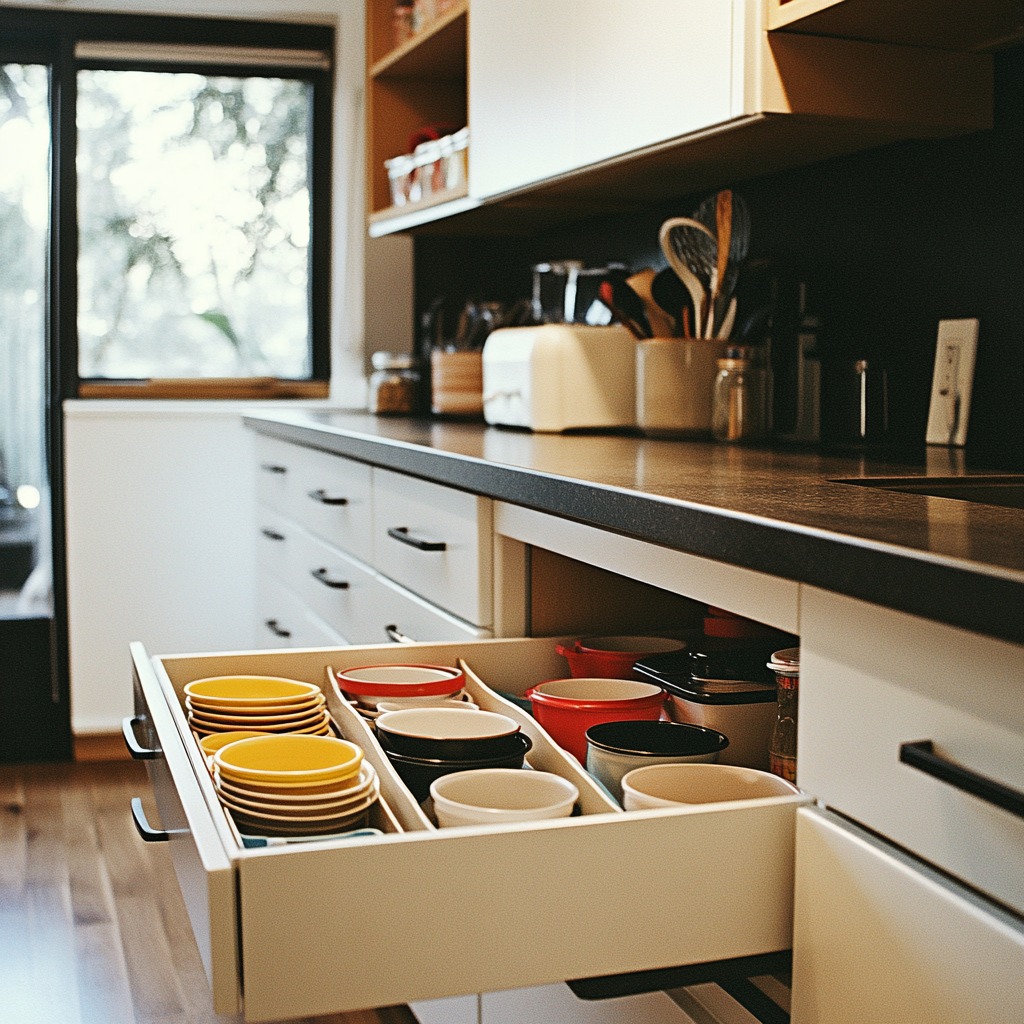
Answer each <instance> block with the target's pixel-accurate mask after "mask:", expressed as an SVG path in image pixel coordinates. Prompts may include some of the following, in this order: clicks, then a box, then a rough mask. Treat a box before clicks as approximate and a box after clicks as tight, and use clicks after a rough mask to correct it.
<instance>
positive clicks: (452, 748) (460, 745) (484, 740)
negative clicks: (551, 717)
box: [377, 710, 529, 761]
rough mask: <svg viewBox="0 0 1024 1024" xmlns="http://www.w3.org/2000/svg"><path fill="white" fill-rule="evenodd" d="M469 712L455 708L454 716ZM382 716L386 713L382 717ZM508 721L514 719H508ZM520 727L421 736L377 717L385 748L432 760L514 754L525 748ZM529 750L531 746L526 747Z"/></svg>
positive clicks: (474, 758) (470, 759) (456, 759)
mask: <svg viewBox="0 0 1024 1024" xmlns="http://www.w3.org/2000/svg"><path fill="white" fill-rule="evenodd" d="M469 714H470V712H467V711H457V710H453V711H452V715H453V716H459V718H460V719H462V718H465V719H466V720H467V721H468V716H469ZM382 717H383V716H382ZM509 724H510V725H512V726H515V724H516V723H515V722H514V721H512V719H509ZM521 735H522V734H521V733H520V732H519V730H518V728H516V729H515V731H514V732H507V733H503V734H502V735H500V736H422V735H419V736H417V735H411V734H409V733H406V732H391V731H389V730H388V728H387V723H386V722H385V723H383V724H382V723H381V720H380V719H378V720H377V740H378V742H379V743H380V745H381V746H382V747H383V748H384V749H385V750H386V751H389V752H390V751H394V752H395V753H396V754H403V755H404V756H406V757H416V758H423V759H426V760H429V761H489V760H492V759H493V758H496V757H511V756H513V755H514V754H515V753H516V752H517V751H519V750H521V749H522V740H521V739H520V736H521ZM527 749H529V748H527Z"/></svg>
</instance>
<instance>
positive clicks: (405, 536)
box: [388, 526, 448, 551]
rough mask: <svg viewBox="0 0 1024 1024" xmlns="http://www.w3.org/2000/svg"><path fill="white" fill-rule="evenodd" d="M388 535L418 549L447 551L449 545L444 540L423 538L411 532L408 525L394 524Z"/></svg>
mask: <svg viewBox="0 0 1024 1024" xmlns="http://www.w3.org/2000/svg"><path fill="white" fill-rule="evenodd" d="M388 536H389V537H391V538H392V540H400V541H401V542H402V543H403V544H408V545H409V547H411V548H416V550H417V551H447V549H448V545H447V544H445V542H444V541H443V540H423V538H422V537H417V536H416V535H415V534H412V533H410V532H409V527H408V526H393V527H391V529H390V530H388Z"/></svg>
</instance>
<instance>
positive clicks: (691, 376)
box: [636, 338, 728, 438]
mask: <svg viewBox="0 0 1024 1024" xmlns="http://www.w3.org/2000/svg"><path fill="white" fill-rule="evenodd" d="M727 344H728V343H727V342H725V341H713V340H710V339H705V338H648V339H647V340H646V341H641V342H640V343H639V344H638V345H637V348H636V415H637V425H638V426H639V427H640V429H641V430H642V431H643V432H644V433H645V434H646V435H648V437H679V438H686V437H706V436H708V435H710V433H711V396H712V392H713V390H714V384H715V375H716V374H717V372H718V360H719V359H720V358H721V357H722V356H724V355H725V350H726V345H727Z"/></svg>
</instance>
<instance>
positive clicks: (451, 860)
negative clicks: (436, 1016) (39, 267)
mask: <svg viewBox="0 0 1024 1024" xmlns="http://www.w3.org/2000/svg"><path fill="white" fill-rule="evenodd" d="M406 650H407V651H408V652H410V653H412V652H414V654H415V659H416V660H417V661H422V662H433V663H441V664H454V663H455V661H456V660H457V659H459V658H464V659H465V660H466V663H467V664H468V665H469V666H470V667H471V668H472V669H473V670H474V672H475V673H476V674H477V675H478V676H479V677H480V678H482V679H483V680H484V681H485V682H488V683H490V684H491V685H492V686H494V687H495V688H497V689H501V690H506V691H512V692H517V693H522V692H524V690H525V689H526V688H528V687H529V686H530V685H533V684H534V683H536V682H538V681H540V680H543V679H545V678H550V677H551V676H553V675H555V674H557V673H558V672H560V671H561V663H560V658H559V656H558V655H557V653H556V652H555V649H554V642H553V641H552V640H550V639H539V640H537V639H534V640H530V639H526V640H488V641H478V642H476V643H472V642H460V643H455V644H419V645H416V646H415V647H410V648H408V649H403V655H404V656H405V657H406V658H408V657H409V653H406ZM395 652H396V649H395V647H393V646H390V645H383V646H366V647H351V648H338V649H327V650H325V649H319V650H305V651H263V652H248V653H232V654H210V655H199V656H195V655H189V656H182V657H157V658H150V657H149V656H148V655H147V654H146V652H145V650H144V649H143V648H142V646H141V645H140V644H133V645H132V656H133V659H134V664H135V671H136V674H137V676H138V679H139V681H140V686H141V691H142V693H143V695H144V699H145V703H146V705H147V706H148V707H149V709H150V717H151V720H152V722H153V724H154V725H155V726H156V729H157V732H158V734H159V742H160V745H161V746H162V747H163V748H164V749H165V751H166V752H167V754H168V756H167V765H168V768H169V769H170V771H171V775H172V779H173V784H174V787H175V790H176V792H177V793H178V798H179V800H180V802H181V804H182V805H183V807H184V808H185V813H186V818H187V821H188V827H189V828H190V829H192V830H193V832H194V835H193V837H192V839H191V840H190V839H189V837H187V836H186V837H182V841H183V844H184V843H188V842H189V841H192V842H196V843H199V842H203V843H205V842H206V840H207V837H208V836H210V835H214V836H216V837H217V840H218V843H217V847H218V848H217V853H218V857H219V861H218V863H224V862H227V863H228V864H229V865H230V870H229V871H228V872H226V874H225V878H226V880H227V881H228V882H229V883H230V884H229V885H228V886H227V888H226V889H225V890H218V894H217V898H216V899H213V898H211V899H210V900H209V901H208V920H204V919H203V917H202V914H199V922H198V924H197V925H196V927H197V932H198V933H202V934H205V935H210V936H214V935H216V936H218V937H219V941H214V940H213V939H209V940H207V941H208V945H209V947H210V955H209V961H210V963H209V965H208V969H209V970H210V971H211V974H212V976H213V977H214V978H216V979H218V980H220V979H223V978H224V977H225V976H226V975H230V974H231V972H232V971H235V972H236V977H235V989H234V991H233V993H232V992H229V991H227V990H226V989H224V988H215V998H216V1009H217V1011H218V1012H222V1013H232V1012H238V1011H239V1010H240V1009H243V1008H244V1014H245V1017H246V1019H248V1020H252V1021H269V1020H276V1019H278V1018H287V1017H292V1016H306V1015H310V1016H312V1015H316V1014H325V1013H332V1012H338V1011H344V1010H351V1009H357V1008H366V1007H371V1006H382V1005H388V1004H394V1003H408V1002H412V1001H421V1000H430V999H437V998H442V997H447V996H457V995H464V994H470V993H474V992H491V991H497V990H501V989H508V988H521V987H531V986H537V985H547V984H553V983H555V982H558V981H563V980H566V979H572V978H579V977H589V976H594V975H604V974H614V973H620V972H626V971H639V970H648V969H655V968H662V967H669V966H674V965H678V964H686V963H702V962H707V961H717V960H721V959H728V958H733V957H739V956H748V955H755V954H761V953H768V952H774V951H778V950H783V949H788V948H789V946H790V941H791V937H790V932H791V912H792V876H793V829H794V818H795V809H796V807H797V806H798V805H800V804H801V803H805V802H807V801H806V800H805V798H804V797H802V796H799V795H797V796H787V797H776V798H772V799H768V800H756V801H743V802H740V803H736V804H734V805H729V806H725V805H721V804H718V805H704V806H702V807H690V808H685V807H680V808H678V809H676V808H667V809H659V810H651V811H640V812H631V813H624V812H621V811H617V810H615V811H613V810H607V811H598V812H596V813H586V814H583V815H581V816H575V817H572V818H564V819H559V820H557V821H538V822H528V823H523V824H520V825H517V826H515V827H501V826H472V827H470V826H467V827H461V828H450V829H440V830H438V829H433V828H423V827H421V828H418V829H416V830H413V831H406V832H399V833H392V834H385V835H381V836H373V837H364V838H359V839H348V840H344V839H342V840H324V841H320V842H307V843H297V844H292V845H289V846H277V847H270V848H265V849H243V848H241V847H240V846H239V844H238V840H237V838H236V836H235V833H234V832H233V830H232V829H231V827H230V824H229V822H228V819H227V817H226V815H225V814H224V812H223V810H222V808H221V806H220V804H219V803H218V801H217V797H216V792H215V790H214V788H213V783H212V780H211V779H210V776H209V773H208V772H207V770H206V767H205V764H204V763H203V760H202V757H201V756H200V753H199V750H198V746H197V745H196V743H195V741H194V739H193V737H192V734H191V732H190V731H189V729H188V724H187V722H186V719H185V713H184V710H183V704H182V695H183V688H184V686H185V684H186V683H187V682H188V681H189V680H191V679H195V678H199V677H202V676H210V675H218V674H224V673H240V672H246V673H254V674H260V675H281V676H288V677H291V678H294V679H302V680H307V681H310V682H315V683H317V684H318V685H320V686H325V685H326V669H327V667H328V666H333V667H335V668H339V667H346V666H353V665H357V664H386V663H389V662H393V661H395V660H396V658H395ZM534 728H535V727H534ZM172 750H173V751H174V756H173V757H172V756H171V754H170V752H171V751H172ZM567 763H568V762H567ZM602 806H603V805H602ZM638 851H642V858H640V860H641V861H642V864H641V869H640V870H638V871H637V872H636V873H635V877H631V878H630V879H628V880H627V881H626V884H623V865H624V864H627V863H630V862H636V861H637V853H638ZM409 879H415V885H409V884H405V883H406V881H407V880H409ZM225 921H226V922H237V925H236V927H237V929H238V934H237V936H235V935H231V934H226V935H223V936H221V935H220V933H218V932H216V931H215V929H214V927H213V925H214V923H216V924H218V925H219V924H221V923H222V922H225ZM235 939H237V942H236V941H235ZM236 950H237V953H236ZM439 950H440V951H444V952H445V953H450V954H451V955H440V956H439V955H438V951H439ZM236 956H237V958H238V959H237V961H236V960H235V959H234V958H235V957H236ZM382 966H386V967H387V969H381V968H382Z"/></svg>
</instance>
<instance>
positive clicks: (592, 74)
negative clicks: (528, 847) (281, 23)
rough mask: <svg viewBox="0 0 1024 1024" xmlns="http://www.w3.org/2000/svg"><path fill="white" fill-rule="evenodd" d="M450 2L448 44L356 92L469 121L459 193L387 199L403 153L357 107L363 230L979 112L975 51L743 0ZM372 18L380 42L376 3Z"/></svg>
mask: <svg viewBox="0 0 1024 1024" xmlns="http://www.w3.org/2000/svg"><path fill="white" fill-rule="evenodd" d="M465 13H466V21H465V23H462V24H463V28H464V29H466V31H467V32H468V43H467V42H466V41H465V40H464V39H463V36H462V30H460V35H459V44H458V46H459V49H458V53H457V56H455V57H454V58H450V56H446V57H445V58H443V59H441V60H440V61H438V62H435V61H430V62H429V63H428V62H427V61H426V60H425V59H424V60H421V59H419V58H420V57H422V56H423V55H424V54H426V53H433V52H434V47H435V44H434V43H433V41H432V37H431V36H429V35H428V36H425V37H424V38H423V39H422V40H420V41H419V42H417V41H415V40H414V41H413V42H412V43H411V44H407V45H408V46H410V47H411V52H414V53H416V54H417V55H419V56H418V57H417V59H416V61H415V64H414V65H410V64H409V63H408V62H409V61H410V60H411V59H412V58H411V57H410V55H409V52H407V50H406V47H400V48H398V49H397V50H395V51H394V52H393V53H391V54H389V55H387V56H386V57H384V58H381V60H382V61H383V63H382V64H381V65H379V66H378V65H374V66H373V67H374V68H376V70H373V69H371V73H370V84H369V86H368V88H369V89H370V90H371V93H372V94H373V95H374V96H377V97H378V99H377V100H376V101H374V100H373V97H372V96H371V102H377V103H378V107H379V109H380V110H381V111H385V110H386V111H387V114H386V118H385V120H386V121H387V123H388V124H396V123H402V124H403V125H404V127H403V128H402V130H403V131H407V129H408V128H409V126H410V124H411V122H410V119H409V118H410V112H411V113H412V121H415V120H416V119H420V120H421V122H422V119H423V118H424V117H426V116H427V111H426V110H425V109H424V107H423V105H422V98H423V97H431V96H432V95H433V90H434V89H435V88H436V89H437V90H439V93H438V96H437V98H436V99H434V100H432V101H431V103H430V109H431V111H432V112H436V116H442V115H444V116H446V117H455V118H456V119H457V118H458V117H459V116H462V117H464V118H467V119H468V123H469V127H470V131H471V144H470V153H469V185H468V193H467V194H466V195H465V196H461V195H460V196H458V197H455V198H454V199H453V198H452V197H443V198H444V199H445V201H443V202H440V203H436V202H435V203H433V204H432V205H431V206H430V207H429V208H427V209H408V208H401V207H399V208H392V207H390V206H389V205H388V204H389V202H390V200H389V198H388V196H387V193H386V191H385V189H386V187H387V182H386V176H385V175H384V170H383V162H382V161H383V159H384V158H385V157H386V156H388V155H394V154H395V153H396V152H402V151H404V149H403V148H402V147H399V148H397V149H396V148H395V147H396V146H398V143H399V140H397V139H394V138H392V141H390V142H388V143H386V144H384V146H383V150H384V151H383V152H382V150H381V145H379V140H378V138H377V135H378V134H381V133H383V135H384V136H386V133H387V130H388V129H385V128H383V127H382V126H380V125H379V124H378V121H379V118H376V117H375V116H372V117H371V121H370V125H369V131H370V138H371V142H370V145H369V147H368V149H369V151H370V152H371V157H370V160H371V166H370V168H369V174H370V182H371V192H372V194H373V195H374V197H375V198H374V201H373V204H372V211H371V217H370V233H371V234H373V235H379V234H386V233H390V232H393V231H406V230H412V229H415V228H418V227H421V226H425V225H428V224H431V223H434V222H436V221H440V220H447V221H449V223H446V224H445V225H443V227H444V229H445V230H452V231H456V232H457V231H459V230H461V228H460V224H461V225H462V227H463V228H465V229H466V230H473V231H479V230H484V231H487V230H490V231H495V232H500V231H507V230H513V231H522V230H524V229H526V230H528V229H529V226H530V225H534V226H537V225H546V224H549V223H550V222H551V221H552V220H557V219H558V218H565V217H573V216H579V215H581V214H584V213H597V212H602V211H609V210H622V209H627V208H632V207H636V208H640V207H641V206H642V205H643V204H649V203H650V202H652V201H657V200H664V199H666V198H669V197H671V196H677V195H680V194H682V193H686V192H692V191H696V190H698V189H700V188H708V187H717V186H718V185H719V184H720V182H721V181H722V180H723V179H731V180H737V179H738V178H742V177H743V176H748V175H754V174H762V173H765V172H767V171H770V170H778V169H781V168H784V167H789V166H796V165H800V164H804V163H811V162H814V161H816V160H821V159H824V158H826V157H830V156H835V155H838V154H841V153H848V152H853V151H856V150H858V149H864V148H869V147H871V146H876V145H882V144H885V143H888V142H892V141H895V140H897V139H903V138H917V137H929V136H943V135H948V134H957V133H963V132H969V131H976V130H980V129H983V128H985V127H988V126H989V125H990V124H991V103H992V89H991V58H990V57H989V56H988V55H984V54H977V53H963V52H953V51H952V50H942V49H935V48H932V47H929V46H923V45H922V46H914V45H901V44H899V43H896V42H892V41H888V40H884V37H883V39H882V40H880V41H870V40H868V39H865V38H863V37H858V38H852V37H851V38H840V37H839V36H837V35H836V34H833V33H827V32H823V33H821V34H813V33H809V32H797V31H776V32H770V31H768V27H769V22H768V20H767V16H766V11H765V6H764V4H763V3H760V2H757V0H732V2H731V3H722V4H707V3H702V2H700V0H683V2H679V0H675V2H673V0H645V2H644V3H642V4H639V5H638V4H635V3H625V2H623V0H598V3H596V4H595V3H590V4H584V3H582V2H580V0H577V2H574V3H562V4H547V3H543V2H542V0H528V2H526V3H520V4H515V5H511V4H506V3H501V2H499V0H473V5H472V12H471V17H470V16H469V12H465ZM369 20H370V23H371V28H370V35H371V39H372V40H373V42H372V45H373V46H374V47H377V46H379V42H377V40H378V39H379V38H380V37H381V33H382V31H383V29H382V28H381V21H382V19H381V14H380V12H377V11H374V12H371V15H370V19H369ZM467 26H468V28H467ZM371 52H376V51H374V50H372V51H371ZM392 62H394V63H392ZM403 67H410V68H412V67H414V68H415V70H409V71H400V70H397V69H401V68H403ZM453 69H457V70H453ZM384 75H386V76H387V79H386V80H387V83H388V84H386V85H385V84H384V81H383V80H382V76H384ZM392 77H393V78H394V79H395V82H394V83H392V81H391V79H392ZM951 83H955V87H954V86H953V85H952V84H951ZM452 89H454V91H455V93H457V94H458V95H457V96H456V95H453V93H452ZM399 93H401V95H402V100H403V101H402V102H401V103H398V102H397V101H394V97H395V96H396V95H398V94H399ZM467 96H468V100H467ZM413 97H415V98H413ZM460 100H461V101H462V102H464V103H465V106H460V105H459V101H460ZM389 103H391V104H392V106H393V107H394V110H392V109H391V107H389V106H388V104H389ZM382 116H383V115H382ZM401 118H405V120H404V121H402V120H401ZM382 204H383V205H382ZM458 215H464V216H461V217H459V219H458V220H457V221H455V222H451V221H450V218H452V217H457V216H458Z"/></svg>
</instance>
